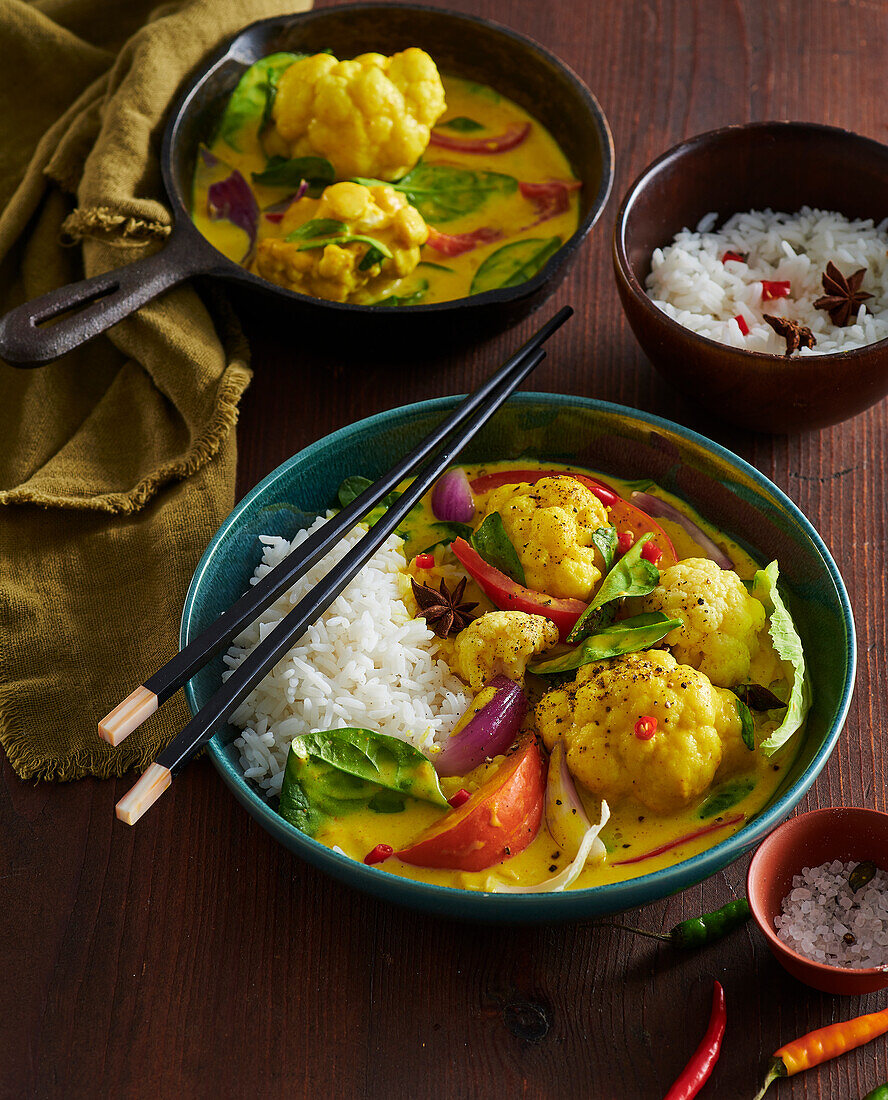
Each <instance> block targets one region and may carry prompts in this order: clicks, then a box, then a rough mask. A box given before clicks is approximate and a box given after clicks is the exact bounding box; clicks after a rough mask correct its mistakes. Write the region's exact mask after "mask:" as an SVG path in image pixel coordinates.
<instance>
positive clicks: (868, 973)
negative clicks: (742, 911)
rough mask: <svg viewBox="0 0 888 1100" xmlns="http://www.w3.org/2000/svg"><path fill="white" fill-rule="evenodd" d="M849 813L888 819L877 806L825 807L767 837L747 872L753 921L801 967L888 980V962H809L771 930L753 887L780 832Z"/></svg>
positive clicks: (800, 816)
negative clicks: (863, 964) (854, 964)
mask: <svg viewBox="0 0 888 1100" xmlns="http://www.w3.org/2000/svg"><path fill="white" fill-rule="evenodd" d="M849 811H852V812H854V813H865V814H873V815H875V816H876V817H883V818H885V819H886V820H888V813H886V812H885V811H884V810H877V809H876V808H875V807H874V806H822V807H820V809H817V810H807V811H806V812H805V813H803V814H797V815H796V816H795V817H791V818H789V819H788V820H787V821H784V822H783V823H782V824H780V825H778V826H777V828H776V829H774V831H773V832H772V833H770V834H769V835H768V836H767V837H765V839H764V840H763V841H762V843H761V844H760V845H759V847H758V848H757V850H756V851H755V853H754V854H753V857H752V859H751V860H750V861H749V867H748V868H747V871H746V897H747V900H748V901H749V910H750V912H751V913H752V919H753V920H754V921H755V923H756V924H757V925H758V927H759V930H760V931H761V932H762V934H763V935H764V937H765V939H766V940H767V941H768V945H769V947H770V948H771V950H772V951H773V952H774V953H775V954H776V955H781V954H782V955H787V956H788V957H789V958H791V959H793V960H795V961H796V962H797V963H799V965H800V966H804V967H806V968H808V967H809V968H811V969H812V970H814V971H815V972H816V973H819V974H822V975H823V976H824V977H826V976H828V975H830V976H834V977H839V976H844V977H851V978H854V977H857V976H858V975H859V976H860V978H861V979H866V978H876V977H879V976H883V977H886V978H888V963H883V964H882V966H870V967H851V966H831V965H830V964H829V963H822V962H818V961H817V960H816V959H809V958H808V956H807V955H802V954H801V952H799V951H796V950H794V949H793V948H792V947H790V946H789V944H788V943H786V942H785V941H784V940H782V939H780V937H779V936H778V935H777V933H776V932H775V931H774V929H773V928H772V927H771V922H770V921H769V920H766V919H765V918H764V917H763V915H762V913H761V912H760V911H759V902H760V898H759V891H758V890H757V889H756V888H755V887H754V886H753V885H752V883H753V880H754V879H755V878H757V877H761V878H764V877H765V876H764V874H763V873H762V872H760V871H759V870H758V864H759V862H760V861H763V860H764V858H765V855H766V854H767V851H768V850H769V848H770V847H771V846H773V845H774V844H777V843H779V836H780V833H781V832H782V831H783V830H784V829H787V828H793V827H795V826H794V822H797V821H803V820H805V819H807V818H811V817H841V816H842V815H843V814H846V813H848V812H849Z"/></svg>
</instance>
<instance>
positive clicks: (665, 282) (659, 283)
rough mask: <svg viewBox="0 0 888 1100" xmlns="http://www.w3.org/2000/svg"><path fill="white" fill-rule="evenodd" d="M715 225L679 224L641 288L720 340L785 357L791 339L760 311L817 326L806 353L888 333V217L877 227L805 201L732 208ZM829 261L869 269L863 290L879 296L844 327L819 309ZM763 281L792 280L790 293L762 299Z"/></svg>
mask: <svg viewBox="0 0 888 1100" xmlns="http://www.w3.org/2000/svg"><path fill="white" fill-rule="evenodd" d="M717 221H718V215H717V214H707V215H706V217H705V218H703V220H702V221H701V222H700V224H699V225H698V226H697V229H696V231H691V230H689V229H683V230H682V231H681V232H680V233H678V234H676V236H675V238H674V241H673V243H672V244H671V245H668V246H667V247H666V248H658V249H655V251H654V254H653V257H652V260H651V273H650V275H649V276H648V278H647V281H646V284H645V287H646V290H647V292H648V295H649V296H650V297H651V298H652V299H653V301H654V303H655V304H656V305H657V306H659V308H660V309H662V310H663V312H664V313H667V314H668V315H669V316H670V317H672V318H673V320H675V321H678V323H679V324H681V325H684V327H685V328H689V329H693V330H694V332H699V333H700V335H701V336H708V337H709V338H710V339H712V340H718V341H719V342H720V343H722V344H730V345H732V346H733V347H737V348H746V349H747V350H749V351H764V352H771V353H776V354H780V355H782V354H783V353H784V352H785V351H786V342H785V340H784V339H783V338H782V337H781V336H778V335H777V334H776V333H775V332H774V330H773V329H772V328H771V327H770V325H768V324H767V323H766V322H765V321H763V320H762V315H763V314H764V313H768V314H770V315H771V316H775V317H788V318H790V319H791V320H794V321H798V322H800V323H801V324H802V325H805V326H806V327H808V328H810V329H811V331H812V333H813V334H814V337H815V339H816V341H817V343H816V344H815V346H814V347H813V348H810V349H807V348H803V349H802V350H801V352H799V354H800V355H824V354H829V353H831V352H838V351H850V350H851V349H852V348H859V347H863V346H864V345H866V344H872V343H875V342H876V341H877V340H884V339H885V338H886V337H888V218H886V219H885V220H884V221H881V222H880V223H879V224H878V225H874V224H873V222H872V220H871V219H867V220H858V221H851V220H849V219H848V218H845V217H843V216H842V215H841V214H836V213H831V212H828V211H824V210H812V209H811V208H810V207H807V206H805V207H802V209H801V210H800V211H799V212H798V213H797V214H779V213H777V214H775V213H774V212H773V211H771V210H750V211H749V213H746V214H734V215H733V216H732V217H730V218H728V220H727V221H726V222H725V224H724V225H723V226H721V228H720V229H716V228H715V226H716V223H717ZM725 252H737V253H740V254H741V255H746V256H747V262H746V263H739V262H737V261H733V260H729V261H728V262H727V263H722V259H721V257H722V256H723V255H724V254H725ZM830 260H832V261H833V263H834V264H835V265H836V266H837V267H838V268H839V270H840V271H841V272H842V274H843V275H846V276H847V275H851V274H853V273H854V272H855V271H857V270H858V269H859V268H861V267H865V268H866V269H867V270H866V274H865V275H864V277H863V284H862V286H861V287H860V289H861V291H865V292H867V293H869V294H872V295H873V297H872V298H870V299H869V300H868V301H866V302H864V303H863V304H862V305H861V306H860V309H859V312H858V314H857V318H856V320H855V321H852V322H851V323H850V324H848V325H847V326H845V327H839V326H836V325H834V324H833V323H832V321H831V320H830V317H829V313H828V312H827V311H826V310H822V309H815V308H814V302H815V301H816V300H817V299H818V298H820V297H821V296H822V295H823V294H824V290H823V285H822V282H821V276H822V275H823V272H824V271H825V270H826V265H827V263H828V262H829V261H830ZM763 279H767V280H773V281H777V282H785V281H789V283H790V284H791V286H790V297H789V298H777V299H774V300H772V301H762V280H763ZM737 316H742V317H743V318H744V319H745V321H746V324H747V326H748V328H749V335H748V336H745V335H744V334H743V333H742V332H741V330H740V326H739V324H738V323H737V321H736V320H735V318H736V317H737Z"/></svg>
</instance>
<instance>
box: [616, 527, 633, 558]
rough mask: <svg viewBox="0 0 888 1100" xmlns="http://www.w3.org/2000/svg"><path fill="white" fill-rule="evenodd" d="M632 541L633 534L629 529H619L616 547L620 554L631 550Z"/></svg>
mask: <svg viewBox="0 0 888 1100" xmlns="http://www.w3.org/2000/svg"><path fill="white" fill-rule="evenodd" d="M634 542H635V535H634V534H633V533H632V532H631V531H621V532H620V533H619V534H618V535H617V549H618V550H619V552H620V553H621V554H625V553H626V551H627V550H631V549H632V544H633V543H634Z"/></svg>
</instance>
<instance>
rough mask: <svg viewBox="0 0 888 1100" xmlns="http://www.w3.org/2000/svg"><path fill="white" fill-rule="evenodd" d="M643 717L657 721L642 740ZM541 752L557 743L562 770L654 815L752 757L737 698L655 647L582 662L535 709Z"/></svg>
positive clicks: (679, 803)
mask: <svg viewBox="0 0 888 1100" xmlns="http://www.w3.org/2000/svg"><path fill="white" fill-rule="evenodd" d="M641 717H652V718H656V719H657V728H656V732H655V733H654V735H653V737H651V738H650V740H647V741H645V740H643V739H642V738H640V737H638V736H636V733H635V724H636V722H637V721H638V720H639V718H641ZM536 723H537V729H538V730H539V732H540V734H541V735H542V738H543V741H544V742H545V743H546V745H547V747H548V748H550V749H551V748H552V747H553V745H554V744H555V742H556V741H557V740H558V739H559V738H561V739H562V740H563V742H564V748H565V751H566V753H567V765H568V767H569V768H570V770H571V772H572V773H573V775H574V776H576V778H577V779H578V780H579V781H580V782H581V783H582V784H583V785H584V786H585V787H587V788H588V789H589V790H590V791H591V792H592V793H593V794H594V795H596V796H597V797H599V798H604V799H606V800H607V801H608V802H615V801H617V800H619V799H620V798H626V797H629V796H632V797H634V798H635V799H637V800H638V801H639V802H641V803H642V804H643V805H645V806H647V807H648V808H649V809H651V810H653V811H654V812H655V813H669V812H671V811H673V810H676V809H679V808H680V807H682V806H685V805H688V804H689V803H690V802H692V801H693V800H694V799H696V798H698V797H699V796H700V795H701V794H703V792H704V791H705V790H706V789H707V788H708V787H709V786H710V785H711V783H712V780H713V778H714V776H715V774H716V772H717V771H718V770H719V767H720V766H721V767H722V771H726V770H728V769H729V768H732V767H734V766H735V762H737V761H741V760H743V759H744V758H743V756H742V755H741V753H740V751H739V750H742V752H743V753H745V754H746V759H747V760H748V759H749V758H750V756H751V754H750V752H749V750H748V749H746V748H745V746H744V745H743V742H742V739H741V728H740V716H739V712H738V710H737V700H736V698H735V696H734V695H733V694H732V693H731V692H729V691H726V690H724V689H722V688H717V687H713V685H712V684H711V683H710V682H709V680H708V679H707V678H706V677H705V676H704V675H702V673H699V672H696V671H695V670H694V669H692V668H689V667H688V666H687V665H680V664H678V663H677V662H676V660H675V658H674V657H672V656H671V655H670V654H669V653H666V652H665V651H663V650H649V651H648V652H646V653H630V654H628V655H627V656H624V657H616V658H614V659H613V660H611V661H599V662H596V663H594V664H589V665H584V666H583V668H581V669H580V671H579V672H578V673H577V678H576V680H575V681H574V683H572V684H566V685H565V686H564V687H561V688H555V689H553V690H552V691H549V692H547V694H546V695H544V696H543V698H542V699H541V700H540V702H539V703H538V704H537V707H536Z"/></svg>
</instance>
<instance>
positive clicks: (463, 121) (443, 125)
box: [437, 115, 484, 134]
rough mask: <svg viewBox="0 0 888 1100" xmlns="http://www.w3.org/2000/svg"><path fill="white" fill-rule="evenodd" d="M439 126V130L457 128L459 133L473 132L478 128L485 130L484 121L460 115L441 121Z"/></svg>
mask: <svg viewBox="0 0 888 1100" xmlns="http://www.w3.org/2000/svg"><path fill="white" fill-rule="evenodd" d="M437 128H438V129H439V130H456V132H457V133H458V134H471V133H474V131H476V130H483V129H484V123H483V122H476V121H475V120H474V119H473V118H466V116H465V115H460V116H459V117H458V118H449V119H448V120H447V121H446V122H439V123H438V126H437Z"/></svg>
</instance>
